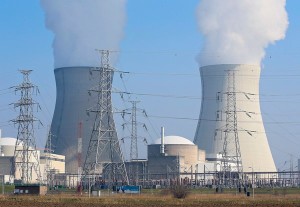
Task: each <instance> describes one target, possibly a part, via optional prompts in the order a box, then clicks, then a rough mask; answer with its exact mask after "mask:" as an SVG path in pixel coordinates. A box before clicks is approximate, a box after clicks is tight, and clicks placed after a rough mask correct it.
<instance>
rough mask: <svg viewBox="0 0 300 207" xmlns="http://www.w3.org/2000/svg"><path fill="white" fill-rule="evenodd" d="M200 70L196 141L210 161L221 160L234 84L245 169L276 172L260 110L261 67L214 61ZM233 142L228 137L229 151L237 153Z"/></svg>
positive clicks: (237, 121) (237, 122) (236, 112)
mask: <svg viewBox="0 0 300 207" xmlns="http://www.w3.org/2000/svg"><path fill="white" fill-rule="evenodd" d="M200 73H201V78H202V104H201V113H200V119H199V123H198V127H197V131H196V135H195V139H194V143H195V144H197V145H198V147H199V148H200V149H204V150H205V151H206V156H207V160H208V161H215V162H220V161H221V159H222V152H223V145H224V138H225V133H226V126H228V125H226V124H228V119H227V121H226V117H228V116H226V114H227V113H228V111H227V109H228V104H232V103H230V102H229V100H230V99H229V98H228V94H230V93H229V91H228V88H230V87H231V86H234V88H235V92H234V94H235V98H236V101H235V103H236V110H235V114H236V129H237V130H236V131H237V132H238V140H239V144H240V151H241V160H242V165H243V171H245V172H247V171H251V170H252V169H251V168H252V167H253V170H254V171H256V172H275V171H276V167H275V164H274V160H273V157H272V154H271V151H270V148H269V144H268V140H267V136H266V133H265V129H264V124H263V120H262V116H261V111H260V100H259V79H260V67H259V66H257V65H236V64H232V65H230V64H228V65H211V66H204V67H201V68H200ZM229 76H234V77H235V78H232V77H231V78H229ZM231 94H232V93H231ZM226 122H227V123H226ZM234 144H235V141H234V140H228V148H227V149H228V152H227V153H228V154H236V153H235V152H234V150H235V147H234Z"/></svg>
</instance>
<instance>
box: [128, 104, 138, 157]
mask: <svg viewBox="0 0 300 207" xmlns="http://www.w3.org/2000/svg"><path fill="white" fill-rule="evenodd" d="M138 102H139V101H130V103H132V109H131V142H130V160H131V161H132V160H136V159H138V155H139V152H138V145H137V138H138V136H137V120H136V110H137V108H136V104H137V103H138Z"/></svg>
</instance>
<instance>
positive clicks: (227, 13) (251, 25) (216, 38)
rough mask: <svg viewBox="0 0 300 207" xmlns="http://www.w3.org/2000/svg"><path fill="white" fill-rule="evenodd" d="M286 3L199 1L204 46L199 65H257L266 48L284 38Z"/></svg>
mask: <svg viewBox="0 0 300 207" xmlns="http://www.w3.org/2000/svg"><path fill="white" fill-rule="evenodd" d="M285 5H286V0H202V1H201V2H200V4H199V6H198V9H197V18H198V23H199V28H200V31H201V33H202V34H203V35H204V38H205V39H204V47H203V49H202V52H201V53H200V55H199V57H198V61H199V64H200V65H201V66H204V65H213V64H260V62H261V60H262V59H263V58H264V56H265V48H266V47H267V46H268V45H269V44H273V43H275V41H277V40H281V39H284V37H285V32H286V30H287V28H288V16H287V12H286V10H285Z"/></svg>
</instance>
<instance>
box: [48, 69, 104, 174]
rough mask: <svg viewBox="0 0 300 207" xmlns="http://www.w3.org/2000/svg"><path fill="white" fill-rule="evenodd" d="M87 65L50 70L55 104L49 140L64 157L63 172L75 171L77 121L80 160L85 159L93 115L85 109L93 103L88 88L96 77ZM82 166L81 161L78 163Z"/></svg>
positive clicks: (57, 152) (95, 80)
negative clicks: (80, 145) (53, 74)
mask: <svg viewBox="0 0 300 207" xmlns="http://www.w3.org/2000/svg"><path fill="white" fill-rule="evenodd" d="M91 69H92V68H90V67H65V68H57V69H55V70H54V73H55V79H56V90H57V91H56V105H55V111H54V115H53V119H52V124H51V133H52V138H51V143H52V148H53V149H54V153H56V154H61V155H65V156H66V172H67V173H74V174H75V173H78V137H79V135H80V134H79V131H80V129H79V124H80V122H81V123H82V128H81V136H82V159H81V160H82V161H84V160H85V156H86V152H87V148H88V145H89V140H90V137H91V132H92V127H93V124H94V121H95V114H93V113H90V114H89V115H88V114H87V109H88V108H89V107H92V106H93V105H95V103H97V97H95V96H93V95H89V93H88V91H89V89H91V88H92V87H93V86H95V85H96V84H97V82H98V80H99V75H98V77H97V74H96V73H93V77H92V76H91V74H90V71H91ZM82 165H83V163H82Z"/></svg>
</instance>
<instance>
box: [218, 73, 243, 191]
mask: <svg viewBox="0 0 300 207" xmlns="http://www.w3.org/2000/svg"><path fill="white" fill-rule="evenodd" d="M224 95H225V96H226V100H227V102H226V111H225V114H226V126H225V129H224V130H223V132H224V133H225V137H224V143H223V151H222V160H221V172H222V178H221V179H222V184H223V185H229V186H231V184H232V183H231V182H232V178H231V172H232V171H233V169H234V168H235V170H234V171H235V172H236V173H237V175H238V179H239V180H240V179H243V165H242V157H241V150H240V142H239V136H238V126H237V107H236V88H235V71H231V70H229V71H227V91H226V92H225V93H224ZM232 147H233V149H232ZM226 178H228V181H229V183H227V182H226V180H227V179H226Z"/></svg>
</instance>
